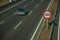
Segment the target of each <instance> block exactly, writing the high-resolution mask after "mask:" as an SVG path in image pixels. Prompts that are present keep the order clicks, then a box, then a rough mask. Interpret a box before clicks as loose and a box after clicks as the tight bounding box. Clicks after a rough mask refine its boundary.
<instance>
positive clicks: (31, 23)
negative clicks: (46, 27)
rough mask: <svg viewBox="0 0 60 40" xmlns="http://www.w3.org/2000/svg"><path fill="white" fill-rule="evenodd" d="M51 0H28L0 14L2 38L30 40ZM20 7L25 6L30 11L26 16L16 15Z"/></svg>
mask: <svg viewBox="0 0 60 40" xmlns="http://www.w3.org/2000/svg"><path fill="white" fill-rule="evenodd" d="M49 3H50V0H26V1H24V2H23V3H20V4H19V5H17V6H15V7H14V8H12V9H10V10H8V11H6V12H4V13H3V14H1V15H0V18H1V19H0V39H1V40H30V39H31V37H32V35H33V33H34V31H35V29H36V27H37V25H38V23H39V21H40V20H41V18H42V16H41V14H42V11H43V10H45V9H46V8H47V6H48V4H49ZM19 7H25V8H26V9H27V10H28V11H29V13H28V14H27V15H25V16H18V15H16V13H17V10H18V8H19Z"/></svg>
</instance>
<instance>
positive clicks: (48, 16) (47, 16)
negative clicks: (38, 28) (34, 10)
mask: <svg viewBox="0 0 60 40" xmlns="http://www.w3.org/2000/svg"><path fill="white" fill-rule="evenodd" d="M51 16H52V12H51V11H49V10H45V11H44V12H43V17H44V19H46V29H48V21H49V19H50V18H51Z"/></svg>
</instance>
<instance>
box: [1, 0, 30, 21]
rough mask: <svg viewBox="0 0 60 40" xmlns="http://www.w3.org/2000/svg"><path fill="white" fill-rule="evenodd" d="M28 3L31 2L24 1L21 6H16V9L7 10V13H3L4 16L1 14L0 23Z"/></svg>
mask: <svg viewBox="0 0 60 40" xmlns="http://www.w3.org/2000/svg"><path fill="white" fill-rule="evenodd" d="M30 2H31V1H25V2H23V3H22V4H20V5H17V6H16V7H14V8H12V9H10V10H8V11H7V12H4V14H1V15H0V22H1V21H2V20H4V19H5V18H7V17H8V16H10V15H12V14H13V13H14V12H15V11H17V10H18V8H19V7H23V6H24V5H26V4H28V3H30Z"/></svg>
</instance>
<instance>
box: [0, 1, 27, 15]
mask: <svg viewBox="0 0 60 40" xmlns="http://www.w3.org/2000/svg"><path fill="white" fill-rule="evenodd" d="M24 1H26V0H23V1H21V2H19V3H17V4H15V5H13V6H11V7H10V8H8V9H6V10H4V11H2V12H0V14H1V13H3V12H5V11H7V10H9V9H11V8H13V7H15V6H17V5H19V4H21V3H23V2H24Z"/></svg>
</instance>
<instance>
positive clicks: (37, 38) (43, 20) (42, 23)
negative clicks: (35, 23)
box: [36, 19, 45, 40]
mask: <svg viewBox="0 0 60 40" xmlns="http://www.w3.org/2000/svg"><path fill="white" fill-rule="evenodd" d="M44 23H45V19H44V20H43V23H42V25H41V28H40V32H39V34H38V36H37V39H36V40H38V38H39V36H40V33H41V30H42V28H43V27H42V26H43V24H44Z"/></svg>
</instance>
